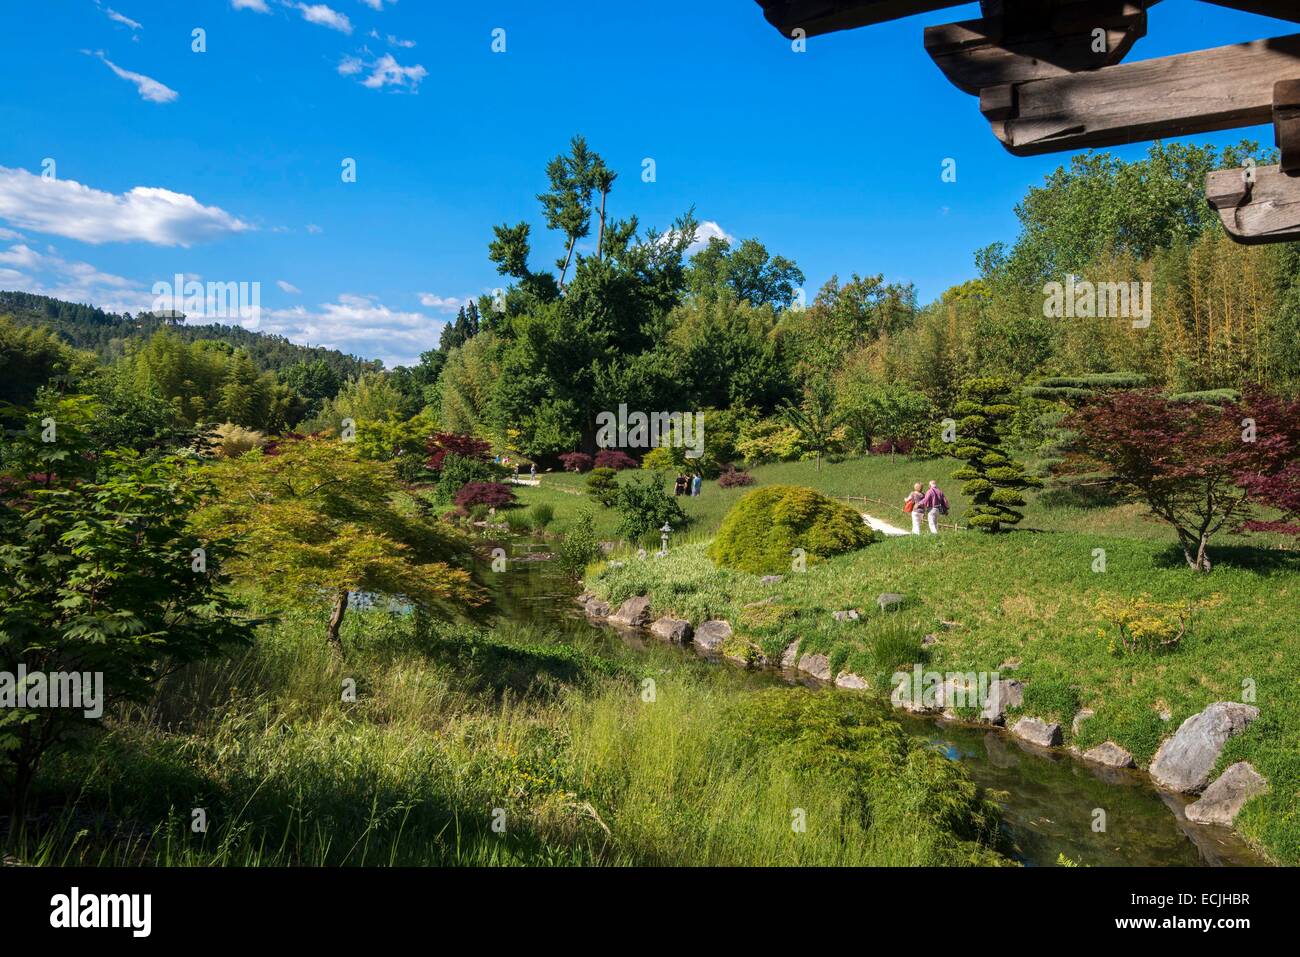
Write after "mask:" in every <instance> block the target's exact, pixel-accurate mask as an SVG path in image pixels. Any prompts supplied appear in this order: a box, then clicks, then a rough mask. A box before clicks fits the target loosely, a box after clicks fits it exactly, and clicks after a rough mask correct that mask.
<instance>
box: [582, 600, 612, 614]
mask: <svg viewBox="0 0 1300 957" xmlns="http://www.w3.org/2000/svg"><path fill="white" fill-rule="evenodd" d="M582 609H583V611H585V612H586V613H587V614H588V615H590V616H591V617H592V618H605V617H607V616H608V615H609V602H607V601H601V600H600V599H598V598H592V599H591V600H590V601H588V602H587V603H586V604H585V605H583V606H582Z"/></svg>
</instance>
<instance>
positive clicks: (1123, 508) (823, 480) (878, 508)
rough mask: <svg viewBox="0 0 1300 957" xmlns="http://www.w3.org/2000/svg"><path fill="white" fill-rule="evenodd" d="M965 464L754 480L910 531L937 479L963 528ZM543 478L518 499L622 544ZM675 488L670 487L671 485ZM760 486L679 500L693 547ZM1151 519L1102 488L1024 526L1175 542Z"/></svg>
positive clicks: (1035, 502) (556, 480)
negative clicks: (922, 489) (845, 500)
mask: <svg viewBox="0 0 1300 957" xmlns="http://www.w3.org/2000/svg"><path fill="white" fill-rule="evenodd" d="M960 464H961V463H960V462H958V461H957V460H956V459H911V458H908V457H906V456H901V455H900V456H889V455H881V456H871V457H867V458H861V459H848V460H845V461H841V462H823V463H822V467H821V469H820V470H818V468H817V466H816V464H815V463H814V462H779V463H776V464H773V465H760V466H758V467H757V468H754V469H753V470H752V474H753V475H754V478H755V480H756V483H757V484H759V485H807V486H810V487H812V488H816V489H819V490H820V491H822V492H825V493H826V494H827V495H834V496H856V497H860V498H868V499H876V500H877V501H878V502H884V503H887V504H886V505H874V504H867V503H855V504H858V505H860V507H861V509H862V510H863V511H869V512H870V513H871V514H872V515H874V516H876V517H877V518H881V519H884V520H885V521H887V522H891V523H893V524H894V525H897V526H899V527H900V528H910V527H911V519H910V518H909V517H908V516H907V515H905V514H904V513H903V511H902V503H903V498H904V497H905V496H906V495H907V493H908V492H909V491H911V488H912V484H913V483H914V482H921V483H922V484H924V483H926V482H928V481H929V480H930V479H934V480H935V481H937V482H938V483H939V485H940V487H942V488H943V489H944V491H945V492H946V493H947V495H948V499H949V501H950V502H951V503H952V515H951V517H950V518H949V519H948V520H949V521H952V522H960V520H961V514H962V512H963V511H964V509H965V508H966V506H967V505H968V501H967V499H966V498H965V497H964V496H963V495H962V494H961V484H962V483H960V482H956V481H953V480H952V479H950V478H949V477H948V476H949V475H951V474H952V472H953V470H954V469H956V468H957V467H958V466H959V465H960ZM644 474H646V473H645V472H642V471H638V470H628V471H624V472H620V473H619V480H620V481H624V482H626V481H628V480H629V479H630V478H631V477H632V476H636V475H644ZM540 478H541V481H542V484H541V485H540V486H539V487H537V488H532V487H528V486H519V487H517V488H516V490H515V491H516V494H517V495H518V498H519V501H520V502H521V503H522V504H523V505H525V506H531V505H533V504H534V503H536V502H549V503H550V504H551V506H552V507H553V508H554V509H555V527H556V528H557V529H558V530H563V528H564V527H565V526H566V525H569V524H570V523H572V522H573V521H574V520H575V519H576V518H577V516H578V514H579V513H580V512H581V511H582V510H583V509H590V510H592V511H593V514H594V515H595V518H596V528H597V531H598V532H599V534H600V535H601V537H602V538H605V539H615V538H617V537H618V533H617V531H616V529H617V526H618V513H617V512H616V511H615V510H614V509H611V508H603V507H602V506H600V505H599V504H598V503H596V502H595V501H593V500H592V499H591V498H590V497H589V496H587V494H586V479H587V477H586V475H575V474H573V473H571V472H547V473H544V474H542V475H540ZM668 481H669V482H671V479H669V480H668ZM754 487H755V486H750V487H749V488H733V489H723V488H719V487H718V483H717V482H716V481H706V482H705V483H704V487H703V489H702V490H701V494H700V495H699V497H698V498H691V497H689V496H683V497H682V498H680V499H678V501H679V502H680V503H681V505H682V510H683V511H684V512H685V513H686V516H687V518H688V519H689V520H690V523H689V525H688V526H687V527H686V529H684V530H683V532H684V534H685V535H686V536H687V539H686V540H689V541H699V540H702V539H704V538H708V537H711V536H712V535H713V533H714V532H715V531H716V530H717V528H718V526H719V525H720V524H721V523H722V519H723V516H725V515H726V514H727V512H728V510H729V509H730V508H731V506H732V505H734V504H735V503H736V501H737V500H738V499H739V498H740V497H741V496H742V495H744V494H745V492H746V491H749V489H752V488H754ZM1089 496H1091V498H1089ZM1145 512H1146V509H1145V508H1144V507H1143V506H1141V505H1139V504H1134V503H1116V502H1112V501H1110V500H1108V499H1106V498H1104V497H1102V493H1101V490H1100V489H1099V488H1097V487H1095V486H1085V487H1083V488H1081V489H1076V490H1074V491H1065V490H1059V489H1050V488H1049V489H1046V490H1044V491H1043V492H1041V493H1038V494H1031V498H1030V502H1029V505H1028V506H1027V507H1026V508H1025V509H1024V513H1025V521H1024V522H1023V523H1022V525H1021V527H1022V528H1026V529H1041V530H1045V531H1057V532H1063V531H1064V532H1080V533H1085V534H1094V533H1095V534H1100V535H1115V536H1121V537H1124V538H1143V539H1152V540H1157V541H1161V542H1166V541H1168V542H1172V541H1173V533H1172V531H1171V530H1170V529H1169V527H1168V526H1166V525H1163V524H1161V523H1160V522H1158V521H1156V520H1154V519H1152V518H1150V517H1149V516H1147V515H1146V514H1145ZM1266 517H1268V516H1266ZM674 540H676V539H674ZM1222 541H1224V542H1241V543H1249V544H1254V545H1264V546H1274V545H1280V544H1283V543H1285V542H1286V539H1284V538H1283V537H1281V536H1277V535H1250V536H1248V537H1246V536H1234V535H1225V536H1223V538H1222Z"/></svg>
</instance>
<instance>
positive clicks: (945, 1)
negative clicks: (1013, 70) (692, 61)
mask: <svg viewBox="0 0 1300 957" xmlns="http://www.w3.org/2000/svg"><path fill="white" fill-rule="evenodd" d="M969 2H970V0H758V3H759V5H760V6H762V8H763V16H764V17H766V18H767V22H768V23H770V24H772V26H774V27H776V28H777V29H778V30H779V31H781V35H782V36H783V37H789V36H792V35H793V33H794V31H795V30H796V29H800V30H803V31H804V36H807V37H815V36H819V35H821V34H823V33H833V32H834V31H836V30H856V29H857V28H858V27H869V26H874V25H875V24H877V23H885V22H886V21H889V20H899V19H901V18H903V17H910V16H915V15H916V14H918V13H931V12H933V11H935V10H943V9H946V8H947V7H959V6H961V5H962V4H963V3H969ZM1049 2H1050V0H1049Z"/></svg>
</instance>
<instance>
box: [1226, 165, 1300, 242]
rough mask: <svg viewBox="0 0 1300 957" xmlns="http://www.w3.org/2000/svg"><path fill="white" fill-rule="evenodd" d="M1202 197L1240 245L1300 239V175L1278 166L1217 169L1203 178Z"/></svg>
mask: <svg viewBox="0 0 1300 957" xmlns="http://www.w3.org/2000/svg"><path fill="white" fill-rule="evenodd" d="M1205 198H1206V200H1207V201H1208V202H1209V204H1210V205H1211V206H1213V207H1214V208H1215V209H1216V210H1217V211H1218V213H1219V219H1220V220H1222V222H1223V228H1224V229H1226V230H1227V231H1228V235H1229V236H1231V237H1232V238H1233V239H1235V240H1236V241H1237V242H1239V243H1245V244H1246V245H1249V246H1256V245H1261V244H1263V243H1282V242H1291V241H1294V240H1298V239H1300V176H1288V175H1287V174H1286V173H1284V172H1282V168H1281V167H1280V166H1259V167H1248V168H1247V169H1226V170H1216V171H1215V172H1213V173H1211V174H1210V175H1209V176H1207V177H1206V178H1205Z"/></svg>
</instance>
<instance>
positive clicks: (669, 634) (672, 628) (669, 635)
mask: <svg viewBox="0 0 1300 957" xmlns="http://www.w3.org/2000/svg"><path fill="white" fill-rule="evenodd" d="M650 634H652V635H654V636H655V637H656V638H663V639H664V640H665V641H673V642H676V643H677V644H679V645H681V644H685V643H686V642H688V641H690V640H691V623H690V622H689V621H687V620H686V619H684V618H671V617H668V616H665V617H663V618H660V619H659V620H658V621H656V622H655V623H654V624H653V625H651V626H650Z"/></svg>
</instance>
